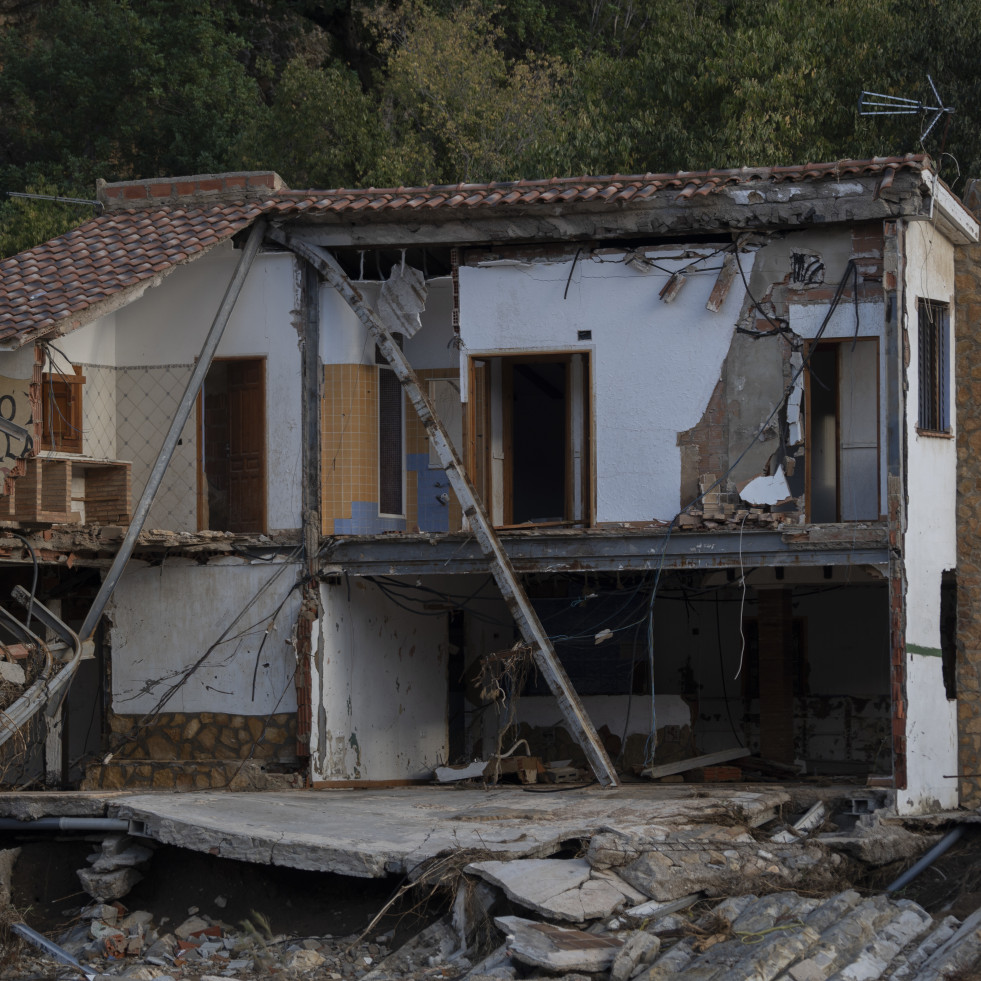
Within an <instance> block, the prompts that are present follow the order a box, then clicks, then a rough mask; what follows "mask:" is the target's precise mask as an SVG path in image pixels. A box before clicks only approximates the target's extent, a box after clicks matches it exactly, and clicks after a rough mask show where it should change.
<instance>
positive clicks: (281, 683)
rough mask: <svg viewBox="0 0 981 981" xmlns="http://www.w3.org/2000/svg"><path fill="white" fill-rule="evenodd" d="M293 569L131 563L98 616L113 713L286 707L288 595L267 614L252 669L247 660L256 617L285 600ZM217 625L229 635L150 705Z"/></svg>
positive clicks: (294, 600)
mask: <svg viewBox="0 0 981 981" xmlns="http://www.w3.org/2000/svg"><path fill="white" fill-rule="evenodd" d="M301 571H302V570H301V569H300V567H299V566H297V565H296V564H293V563H282V562H278V561H277V562H268V563H267V562H249V561H247V560H246V561H243V560H240V559H234V560H225V561H212V562H210V563H209V564H207V565H201V564H199V563H197V562H194V561H193V560H189V559H188V560H183V559H168V560H167V561H166V562H165V563H164V564H162V565H159V566H154V567H149V566H146V565H144V564H142V563H138V562H131V563H130V565H129V566H128V568H127V569H126V572H125V574H124V575H123V577H122V579H120V581H119V585H118V586H117V587H116V592H115V594H114V595H113V598H112V600H111V602H110V605H109V609H108V611H107V614H108V622H109V623H110V625H111V626H110V643H111V645H112V708H113V711H115V712H118V713H122V714H126V715H132V714H136V713H141V712H149V711H151V710H153V709H155V708H156V707H158V706H160V708H161V710H162V711H166V712H227V713H234V714H238V715H266V714H269V713H272V712H292V711H295V710H296V691H295V688H294V681H293V673H294V668H295V666H296V657H295V654H294V651H293V647H292V644H291V631H292V629H293V625H294V623H295V622H296V616H297V611H298V608H299V593H298V592H293V593H292V595H290V596H289V597H288V598H287V599H286V603H285V605H284V606H283V608H282V609H281V610H280V612H279V614H278V616H277V617H276V620H275V624H274V625H273V628H272V629H271V630H270V633H269V636H268V638H267V640H266V643H265V646H264V647H263V648H262V656H261V658H259V662H258V668H256V659H257V656H258V653H259V646H260V644H261V643H262V639H263V636H264V633H265V630H266V628H267V625H268V623H269V621H268V620H267V619H265V618H267V617H269V616H270V615H271V614H273V613H274V611H275V610H276V608H277V606H279V604H280V603H281V602H283V599H284V598H285V597H287V594H288V593H289V591H290V589H291V587H292V586H293V584H294V583H295V582H296V579H297V577H298V576H299V575H300V574H301ZM277 573H278V575H277ZM274 577H275V578H274ZM270 581H271V582H270ZM267 583H270V585H269V586H268V588H266V589H265V590H263V586H265V585H266V584H267ZM243 611H244V612H243ZM240 614H241V618H240V619H239V620H238V621H237V622H236V618H237V617H239V616H240ZM228 628H231V629H228ZM226 629H227V630H228V635H229V637H230V638H232V639H230V640H227V641H226V642H224V643H221V644H219V646H218V647H217V648H215V650H213V651H212V652H211V653H210V654H209V655H208V657H207V659H206V660H205V661H204V662H203V663H202V664H201V666H200V667H199V668H198V669H197V670H196V671H195V672H194V673H193V674H191V676H190V677H189V678H187V680H186V681H185V682H183V683H182V684H180V686H179V687H178V688H177V690H176V691H175V692H174V693H173V695H172V696H171V697H169V698H168V699H167V700H166V702H165V703H164V704H163V705H160V702H161V699H163V698H164V696H165V695H166V693H167V691H168V690H169V689H170V688H171V687H172V686H174V685H175V684H176V683H178V682H179V681H180V678H181V675H182V674H183V673H184V672H185V671H186V670H187V669H188V668H189V667H191V666H192V665H194V664H195V663H196V662H197V661H198V660H199V659H200V658H201V656H202V655H203V654H204V653H205V651H206V650H207V649H208V648H209V647H210V646H211V645H212V644H214V643H216V642H217V641H218V640H219V638H220V637H221V635H222V633H223V632H224V631H225V630H226ZM253 671H255V672H256V686H255V698H253V697H252V675H253Z"/></svg>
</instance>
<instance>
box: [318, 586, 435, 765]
mask: <svg viewBox="0 0 981 981" xmlns="http://www.w3.org/2000/svg"><path fill="white" fill-rule="evenodd" d="M321 598H322V601H323V604H324V611H325V612H324V617H323V620H322V623H321V624H320V625H319V629H316V626H315V631H314V637H313V648H314V650H315V651H317V650H318V648H319V653H318V654H317V656H316V657H315V659H314V669H313V677H312V688H313V732H312V737H311V778H312V779H313V780H318V781H320V780H322V781H350V780H371V781H373V780H411V779H420V778H427V777H429V776H431V775H432V770H433V769H434V768H435V767H436V766H437V765H439V764H440V763H443V762H445V761H446V757H447V751H448V750H447V746H448V737H447V687H446V668H447V656H448V652H447V621H446V617H442V616H418V615H416V614H414V613H410V612H408V611H406V610H403V609H400V608H399V607H398V606H396V605H395V604H394V603H392V602H391V601H390V600H389V599H387V598H386V597H385V596H384V595H383V594H382V592H381V591H380V590H379V589H378V587H377V586H375V585H374V584H373V583H371V582H368V581H366V580H364V579H360V578H353V577H352V578H351V579H350V580H346V581H344V582H342V583H339V584H337V585H328V586H323V587H322V588H321Z"/></svg>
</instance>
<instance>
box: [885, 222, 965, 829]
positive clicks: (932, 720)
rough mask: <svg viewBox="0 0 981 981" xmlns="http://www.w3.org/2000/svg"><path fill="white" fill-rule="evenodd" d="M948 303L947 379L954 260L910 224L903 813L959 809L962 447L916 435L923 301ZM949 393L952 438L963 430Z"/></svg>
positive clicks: (931, 234)
mask: <svg viewBox="0 0 981 981" xmlns="http://www.w3.org/2000/svg"><path fill="white" fill-rule="evenodd" d="M919 299H930V300H937V301H940V302H943V303H948V304H950V343H949V355H950V363H949V365H948V373H947V377H948V378H951V379H952V378H953V377H954V302H953V301H954V256H953V249H952V247H951V245H950V243H949V242H948V241H947V240H946V239H945V238H944V237H943V236H942V235H941V234H940V233H939V232H938V231H937V230H936V229H935V228H934V226H933V225H932V224H930V223H928V222H910V223H909V224H908V225H907V226H906V280H905V310H904V313H905V318H906V327H907V332H908V337H909V367H908V369H907V381H908V389H907V391H908V395H907V400H906V434H907V444H906V453H907V471H906V481H907V483H906V493H907V500H908V505H907V531H906V539H905V560H906V579H907V591H906V644H907V647H908V648H919V649H921V650H924V651H929V652H931V654H929V655H924V654H921V653H914V652H913V651H912V650H908V651H907V655H906V701H907V705H906V767H907V790H906V791H900V792H898V794H897V807H898V809H899V810H900V812H901V813H910V812H915V811H918V810H931V809H934V808H936V807H937V806H938V805H939V806H940V807H944V808H950V807H956V806H957V781H956V780H955V779H946V778H945V777H946V776H952V775H953V774H956V773H957V703H956V701H955V700H948V699H947V697H946V695H945V692H944V684H943V675H942V668H941V659H940V657H939V652H940V583H941V575H942V573H943V571H944V570H945V569H953V568H954V567H955V566H956V563H957V536H956V486H957V447H956V444H955V441H954V439H952V438H944V437H940V436H925V435H922V434H920V433H918V432H917V431H916V427H917V423H918V421H919V420H918V418H917V417H918V414H919V404H918V397H917V393H918V390H919V358H918V355H919V351H918V347H919V345H918V342H917V333H918V331H917V300H919ZM954 402H955V400H954V394H953V390H951V393H950V420H951V435H952V436H953V434H954V433H956V431H957V423H956V419H955V417H954Z"/></svg>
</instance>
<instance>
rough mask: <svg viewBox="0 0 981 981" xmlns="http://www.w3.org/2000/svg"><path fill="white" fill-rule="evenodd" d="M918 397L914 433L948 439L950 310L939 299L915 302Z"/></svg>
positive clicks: (921, 299) (949, 432) (949, 431)
mask: <svg viewBox="0 0 981 981" xmlns="http://www.w3.org/2000/svg"><path fill="white" fill-rule="evenodd" d="M916 315H917V317H916V319H917V342H918V346H917V351H918V356H917V362H918V376H919V378H918V395H919V409H918V413H917V424H916V431H917V432H918V433H921V434H922V435H924V436H950V434H951V430H950V307H949V305H948V304H946V303H941V302H940V301H938V300H928V299H924V298H920V299H918V300H917V301H916Z"/></svg>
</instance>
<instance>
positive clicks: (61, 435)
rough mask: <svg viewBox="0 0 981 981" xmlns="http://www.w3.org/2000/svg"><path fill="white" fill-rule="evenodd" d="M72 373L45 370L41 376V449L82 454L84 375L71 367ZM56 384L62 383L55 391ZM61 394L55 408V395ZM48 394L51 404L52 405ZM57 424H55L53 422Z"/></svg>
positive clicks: (76, 368)
mask: <svg viewBox="0 0 981 981" xmlns="http://www.w3.org/2000/svg"><path fill="white" fill-rule="evenodd" d="M72 370H73V371H74V374H73V375H65V374H61V373H60V372H53V371H45V372H43V373H42V375H41V449H42V450H50V451H53V452H55V453H78V454H80V453H82V451H83V446H84V443H83V432H82V392H83V388H84V385H85V376H84V375H83V374H82V369H81V368H80V367H77V366H75V365H73V366H72ZM58 386H64V392H63V393H59V392H58V390H57V388H58ZM61 394H63V395H64V396H65V401H64V402H63V403H62V406H63V407H59V401H58V399H59V395H61ZM52 396H54V404H53V405H52ZM55 423H57V425H55Z"/></svg>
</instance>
